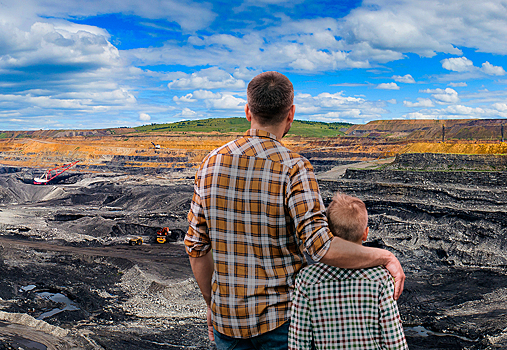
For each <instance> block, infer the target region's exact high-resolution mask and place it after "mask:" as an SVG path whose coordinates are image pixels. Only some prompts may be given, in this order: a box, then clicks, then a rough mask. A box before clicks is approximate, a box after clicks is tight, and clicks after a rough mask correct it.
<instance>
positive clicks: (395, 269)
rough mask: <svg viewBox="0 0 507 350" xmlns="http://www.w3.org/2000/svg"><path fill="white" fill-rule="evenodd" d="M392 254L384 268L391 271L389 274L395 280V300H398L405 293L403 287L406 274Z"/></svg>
mask: <svg viewBox="0 0 507 350" xmlns="http://www.w3.org/2000/svg"><path fill="white" fill-rule="evenodd" d="M390 254H391V258H390V259H389V260H388V262H387V264H385V265H384V267H385V268H386V269H387V270H388V271H389V273H390V274H391V275H392V276H393V278H394V300H398V299H399V297H400V296H401V293H402V292H403V286H404V284H405V273H404V272H403V268H402V267H401V264H400V262H399V260H398V259H396V257H395V256H394V255H393V254H392V253H390Z"/></svg>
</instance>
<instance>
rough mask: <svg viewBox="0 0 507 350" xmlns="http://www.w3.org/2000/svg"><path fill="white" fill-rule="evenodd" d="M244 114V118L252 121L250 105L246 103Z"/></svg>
mask: <svg viewBox="0 0 507 350" xmlns="http://www.w3.org/2000/svg"><path fill="white" fill-rule="evenodd" d="M245 115H246V120H248V121H249V122H251V121H252V115H251V114H250V107H248V103H247V104H246V105H245Z"/></svg>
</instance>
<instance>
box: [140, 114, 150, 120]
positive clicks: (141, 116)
mask: <svg viewBox="0 0 507 350" xmlns="http://www.w3.org/2000/svg"><path fill="white" fill-rule="evenodd" d="M139 120H142V121H143V122H147V121H149V120H151V117H150V115H149V114H147V113H139Z"/></svg>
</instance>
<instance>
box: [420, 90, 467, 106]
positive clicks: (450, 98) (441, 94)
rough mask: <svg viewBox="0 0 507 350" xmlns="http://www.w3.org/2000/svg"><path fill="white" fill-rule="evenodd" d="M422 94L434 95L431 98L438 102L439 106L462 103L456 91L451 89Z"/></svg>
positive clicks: (427, 91)
mask: <svg viewBox="0 0 507 350" xmlns="http://www.w3.org/2000/svg"><path fill="white" fill-rule="evenodd" d="M421 92H424V93H427V94H432V95H431V96H432V97H433V98H434V99H435V100H436V101H435V102H436V103H438V104H455V103H458V102H459V101H460V99H459V97H458V93H457V92H456V90H453V89H451V88H446V89H445V90H443V89H426V90H422V91H421Z"/></svg>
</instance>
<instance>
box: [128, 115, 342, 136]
mask: <svg viewBox="0 0 507 350" xmlns="http://www.w3.org/2000/svg"><path fill="white" fill-rule="evenodd" d="M351 125H352V124H349V123H322V122H310V121H302V120H295V121H294V123H292V127H291V129H290V132H289V135H295V136H305V137H333V136H340V135H343V134H344V133H343V132H342V131H341V129H343V128H345V129H346V128H348V127H350V126H351ZM249 128H250V123H249V122H248V121H247V120H246V118H218V119H201V120H190V121H182V122H178V123H171V124H151V125H143V126H139V127H136V128H134V129H136V130H137V131H140V132H164V131H173V132H187V133H192V132H220V133H229V132H234V133H242V132H245V131H246V130H248V129H249Z"/></svg>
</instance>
